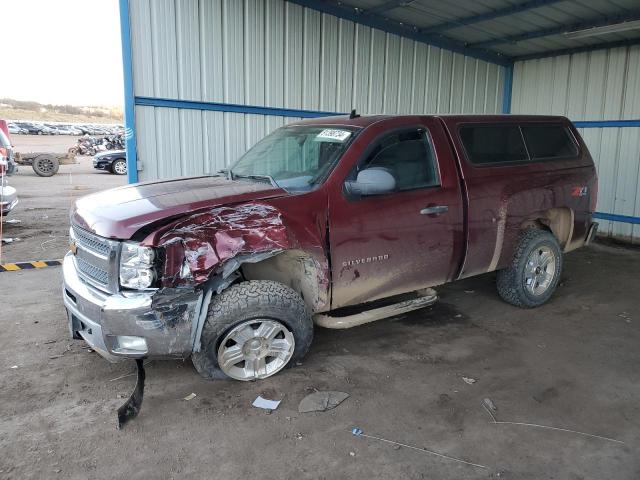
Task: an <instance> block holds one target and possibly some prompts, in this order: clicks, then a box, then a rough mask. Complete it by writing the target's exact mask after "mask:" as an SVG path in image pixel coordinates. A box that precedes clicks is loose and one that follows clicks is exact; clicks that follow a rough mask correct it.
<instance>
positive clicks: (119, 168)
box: [111, 159, 127, 175]
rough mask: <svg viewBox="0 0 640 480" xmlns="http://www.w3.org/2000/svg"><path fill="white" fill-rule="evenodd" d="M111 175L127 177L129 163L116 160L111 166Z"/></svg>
mask: <svg viewBox="0 0 640 480" xmlns="http://www.w3.org/2000/svg"><path fill="white" fill-rule="evenodd" d="M111 173H114V174H116V175H126V174H127V162H125V161H124V160H122V159H121V160H116V161H115V162H113V165H111Z"/></svg>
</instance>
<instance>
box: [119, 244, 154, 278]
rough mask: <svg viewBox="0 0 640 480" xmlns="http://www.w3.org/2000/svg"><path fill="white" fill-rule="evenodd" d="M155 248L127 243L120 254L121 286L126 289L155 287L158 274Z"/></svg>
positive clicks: (123, 245)
mask: <svg viewBox="0 0 640 480" xmlns="http://www.w3.org/2000/svg"><path fill="white" fill-rule="evenodd" d="M155 257H156V254H155V252H154V251H153V248H150V247H142V246H140V245H139V244H137V243H133V242H125V243H123V244H122V251H121V252H120V285H122V286H123V287H126V288H136V289H144V288H149V287H150V286H151V285H153V282H154V281H155V279H156V272H155V270H154V268H153V261H154V259H155Z"/></svg>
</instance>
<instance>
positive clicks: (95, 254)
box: [71, 225, 120, 292]
mask: <svg viewBox="0 0 640 480" xmlns="http://www.w3.org/2000/svg"><path fill="white" fill-rule="evenodd" d="M71 235H72V236H73V239H74V241H75V244H76V247H77V250H76V254H75V263H76V269H77V270H78V273H79V274H80V276H81V277H82V278H83V279H84V280H85V281H87V282H88V283H91V284H92V285H94V286H96V287H98V288H99V289H102V290H105V291H108V292H116V291H117V290H118V265H117V262H118V250H119V246H120V242H118V241H116V240H110V239H108V238H104V237H100V236H98V235H95V234H94V233H91V232H87V231H86V230H83V229H81V228H79V227H77V226H76V225H73V227H72V232H71Z"/></svg>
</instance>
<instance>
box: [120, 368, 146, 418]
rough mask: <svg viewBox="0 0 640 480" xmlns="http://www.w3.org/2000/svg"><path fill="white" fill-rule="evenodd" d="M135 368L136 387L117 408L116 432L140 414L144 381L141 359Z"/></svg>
mask: <svg viewBox="0 0 640 480" xmlns="http://www.w3.org/2000/svg"><path fill="white" fill-rule="evenodd" d="M136 366H137V367H138V378H137V380H136V386H135V388H134V390H133V393H132V394H131V396H130V397H129V399H128V400H127V401H126V402H125V403H124V404H123V405H122V406H121V407H120V408H118V430H120V429H121V428H122V427H123V426H124V424H125V423H127V422H128V421H129V420H132V419H134V418H135V417H137V416H138V413H139V412H140V408H142V400H143V398H144V379H145V373H144V363H143V361H142V359H139V358H138V359H136Z"/></svg>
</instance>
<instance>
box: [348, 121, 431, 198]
mask: <svg viewBox="0 0 640 480" xmlns="http://www.w3.org/2000/svg"><path fill="white" fill-rule="evenodd" d="M370 167H383V168H386V169H387V170H389V172H391V174H392V175H393V176H394V177H395V179H396V186H397V189H398V190H413V189H416V188H426V187H433V186H437V185H440V181H439V178H438V170H437V168H436V159H435V153H434V149H433V145H432V143H431V139H430V137H429V136H428V135H427V133H426V132H425V131H424V130H422V129H413V130H407V131H401V132H394V133H392V134H390V135H387V136H385V137H384V138H383V139H382V140H381V141H380V142H379V143H378V144H377V145H376V146H375V148H374V149H373V151H372V152H370V153H369V155H367V157H366V158H365V160H364V162H362V163H361V164H360V165H359V168H358V170H363V169H365V168H370Z"/></svg>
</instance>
